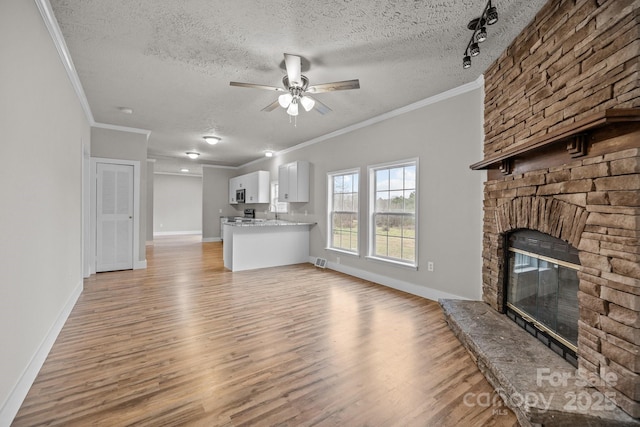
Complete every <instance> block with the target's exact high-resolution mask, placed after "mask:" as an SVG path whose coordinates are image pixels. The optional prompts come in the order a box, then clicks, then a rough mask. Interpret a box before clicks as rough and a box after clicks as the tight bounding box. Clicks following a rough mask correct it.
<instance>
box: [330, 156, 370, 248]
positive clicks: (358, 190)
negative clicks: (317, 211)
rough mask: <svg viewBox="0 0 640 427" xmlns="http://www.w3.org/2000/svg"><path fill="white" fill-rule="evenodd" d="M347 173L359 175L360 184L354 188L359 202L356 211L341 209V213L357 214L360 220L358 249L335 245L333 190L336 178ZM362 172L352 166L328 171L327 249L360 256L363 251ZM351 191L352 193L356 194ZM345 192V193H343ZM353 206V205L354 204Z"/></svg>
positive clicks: (357, 237) (357, 229)
mask: <svg viewBox="0 0 640 427" xmlns="http://www.w3.org/2000/svg"><path fill="white" fill-rule="evenodd" d="M345 175H356V176H357V177H358V185H357V187H356V188H353V190H355V192H354V193H355V194H356V195H357V198H358V203H357V204H356V205H355V206H354V207H355V208H356V210H355V211H340V212H341V213H350V214H355V217H356V219H357V221H358V223H357V227H356V239H357V240H356V247H357V250H355V251H354V250H349V249H345V248H339V247H335V246H333V214H334V213H335V211H334V210H333V198H334V197H333V196H334V192H333V188H334V186H333V184H334V182H333V181H334V178H335V177H338V176H345ZM361 189H362V174H361V171H360V168H352V169H343V170H339V171H333V172H328V173H327V240H326V249H327V250H330V251H335V252H340V253H344V254H348V255H355V256H359V255H360V253H361V251H362V245H361V238H360V237H361V229H362V227H361V221H360V202H361V194H362V190H361ZM354 193H351V194H354ZM341 194H344V193H341ZM352 206H353V205H352Z"/></svg>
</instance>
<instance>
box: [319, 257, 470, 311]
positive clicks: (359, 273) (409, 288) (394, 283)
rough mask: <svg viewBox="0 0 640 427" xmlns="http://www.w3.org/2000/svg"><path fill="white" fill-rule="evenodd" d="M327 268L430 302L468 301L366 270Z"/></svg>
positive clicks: (334, 266)
mask: <svg viewBox="0 0 640 427" xmlns="http://www.w3.org/2000/svg"><path fill="white" fill-rule="evenodd" d="M309 262H310V263H312V264H314V263H315V262H316V257H309ZM327 268H328V269H330V270H335V271H338V272H340V273H344V274H348V275H349V276H354V277H357V278H359V279H364V280H368V281H370V282H374V283H377V284H379V285H383V286H387V287H389V288H393V289H396V290H398V291H402V292H406V293H409V294H412V295H417V296H419V297H422V298H426V299H428V300H431V301H436V302H437V301H438V300H439V299H460V300H468V299H469V298H465V297H461V296H459V295H454V294H450V293H448V292H443V291H439V290H437V289H433V288H428V287H426V286H420V285H416V284H415V283H410V282H405V281H404V280H398V279H394V278H393V277H388V276H383V275H381V274H376V273H372V272H370V271H366V270H360V269H359V268H353V267H349V266H346V265H344V264H336V263H335V262H327Z"/></svg>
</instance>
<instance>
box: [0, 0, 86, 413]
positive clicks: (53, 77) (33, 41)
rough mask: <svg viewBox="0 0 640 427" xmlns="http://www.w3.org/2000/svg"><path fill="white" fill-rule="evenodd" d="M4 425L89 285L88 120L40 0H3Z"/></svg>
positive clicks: (0, 385) (0, 322)
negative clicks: (85, 251)
mask: <svg viewBox="0 0 640 427" xmlns="http://www.w3.org/2000/svg"><path fill="white" fill-rule="evenodd" d="M0 52H2V56H3V60H2V65H1V66H0V159H2V168H0V201H1V203H2V206H1V208H0V236H2V237H1V238H0V263H1V266H0V347H1V350H0V426H4V425H8V424H9V423H10V422H11V420H12V419H13V417H14V415H15V413H16V412H17V410H18V408H19V406H20V404H21V403H22V400H23V398H24V396H25V395H26V392H27V391H28V388H29V387H30V386H31V383H32V382H33V380H34V379H35V375H36V374H37V372H38V370H39V368H40V366H41V364H42V363H43V362H44V357H46V355H47V353H48V351H49V349H50V347H51V345H52V344H53V341H54V340H55V337H56V336H57V333H58V332H59V330H60V328H61V327H62V324H63V322H64V320H66V317H67V316H68V313H69V311H70V310H71V308H72V307H73V304H74V303H75V301H76V299H77V297H78V296H79V294H80V292H81V290H82V220H83V218H82V185H81V182H82V155H83V154H82V145H83V144H84V145H85V147H88V146H89V144H90V131H89V122H88V120H87V119H86V118H85V116H84V113H83V110H82V108H81V106H80V104H79V102H78V100H77V97H76V94H75V92H74V90H73V88H72V86H71V84H70V81H69V78H68V77H67V74H66V72H65V70H64V67H63V65H62V62H61V60H60V57H59V56H58V53H57V51H56V49H55V47H54V44H53V41H52V39H51V36H50V35H49V33H48V31H47V29H46V27H45V25H44V23H43V20H42V18H41V16H40V13H39V12H38V9H37V7H36V4H35V2H34V1H25V0H2V1H1V2H0Z"/></svg>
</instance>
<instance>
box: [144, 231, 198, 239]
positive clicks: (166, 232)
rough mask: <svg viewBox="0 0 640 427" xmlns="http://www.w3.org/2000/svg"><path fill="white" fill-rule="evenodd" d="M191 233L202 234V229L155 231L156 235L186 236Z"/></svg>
mask: <svg viewBox="0 0 640 427" xmlns="http://www.w3.org/2000/svg"><path fill="white" fill-rule="evenodd" d="M191 234H202V230H187V231H154V232H153V237H155V236H186V235H191Z"/></svg>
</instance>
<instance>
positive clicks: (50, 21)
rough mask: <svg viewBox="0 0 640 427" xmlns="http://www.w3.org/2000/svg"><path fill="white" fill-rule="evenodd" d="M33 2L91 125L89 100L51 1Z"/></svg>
mask: <svg viewBox="0 0 640 427" xmlns="http://www.w3.org/2000/svg"><path fill="white" fill-rule="evenodd" d="M35 2H36V6H38V10H39V11H40V15H41V16H42V20H43V21H44V24H45V26H46V27H47V30H48V31H49V35H50V36H51V39H52V40H53V44H54V46H55V47H56V50H57V51H58V55H60V60H62V65H63V66H64V69H65V71H66V72H67V76H68V77H69V80H71V86H73V90H74V91H75V92H76V96H77V97H78V101H80V105H81V106H82V110H83V111H84V114H85V116H86V118H87V121H88V122H89V124H90V125H92V126H93V125H94V124H95V120H94V119H93V113H92V112H91V107H90V106H89V101H88V100H87V96H86V95H85V93H84V89H83V88H82V83H80V78H78V73H77V72H76V67H75V66H74V65H73V60H72V59H71V54H70V53H69V49H68V48H67V44H66V43H65V41H64V37H63V35H62V31H61V30H60V26H59V25H58V21H57V20H56V18H55V15H54V14H53V9H52V8H51V3H49V0H35Z"/></svg>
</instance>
